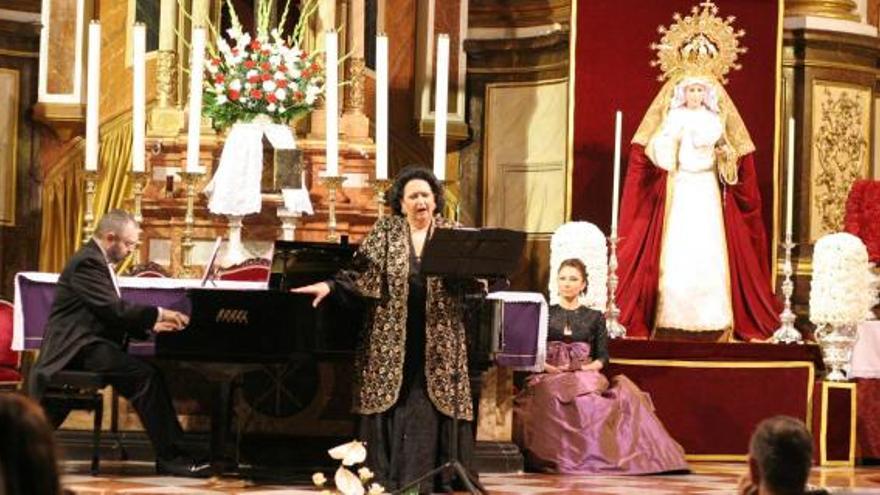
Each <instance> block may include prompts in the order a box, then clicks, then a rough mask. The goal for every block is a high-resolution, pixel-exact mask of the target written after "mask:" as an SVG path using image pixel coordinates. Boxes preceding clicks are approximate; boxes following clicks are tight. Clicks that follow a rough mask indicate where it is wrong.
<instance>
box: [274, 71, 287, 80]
mask: <svg viewBox="0 0 880 495" xmlns="http://www.w3.org/2000/svg"><path fill="white" fill-rule="evenodd" d="M272 77H273V78H275V80H276V81H282V80H284V79H287V76H286V75H284V73H283V72H281V71H280V70H276V71H275V74H273V75H272Z"/></svg>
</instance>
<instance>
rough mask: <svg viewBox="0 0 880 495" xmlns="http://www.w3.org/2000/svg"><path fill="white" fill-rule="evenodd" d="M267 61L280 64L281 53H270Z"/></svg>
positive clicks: (275, 64) (276, 64)
mask: <svg viewBox="0 0 880 495" xmlns="http://www.w3.org/2000/svg"><path fill="white" fill-rule="evenodd" d="M269 63H270V64H272V65H274V66H276V67H277V66H279V65H281V55H270V56H269Z"/></svg>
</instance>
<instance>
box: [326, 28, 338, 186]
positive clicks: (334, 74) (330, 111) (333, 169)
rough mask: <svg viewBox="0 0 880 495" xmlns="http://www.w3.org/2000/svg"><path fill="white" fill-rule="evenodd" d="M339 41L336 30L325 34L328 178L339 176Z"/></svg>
mask: <svg viewBox="0 0 880 495" xmlns="http://www.w3.org/2000/svg"><path fill="white" fill-rule="evenodd" d="M338 52H339V40H338V38H337V33H336V31H335V30H333V29H331V30H329V31H327V32H326V33H324V53H325V56H326V59H327V74H326V82H325V83H324V109H325V111H326V113H327V119H326V121H327V127H326V130H327V132H326V134H327V158H326V162H327V167H326V169H325V170H326V172H325V174H326V175H328V176H331V177H333V176H337V175H339V93H338V89H339V76H338V63H339V62H338V59H339V53H338Z"/></svg>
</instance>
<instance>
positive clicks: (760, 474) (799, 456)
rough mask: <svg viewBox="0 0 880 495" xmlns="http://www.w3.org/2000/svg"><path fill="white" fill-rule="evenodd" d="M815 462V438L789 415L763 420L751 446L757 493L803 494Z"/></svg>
mask: <svg viewBox="0 0 880 495" xmlns="http://www.w3.org/2000/svg"><path fill="white" fill-rule="evenodd" d="M812 462H813V437H812V435H810V432H809V431H808V430H807V427H806V426H805V425H804V423H803V422H802V421H800V420H798V419H795V418H792V417H790V416H774V417H772V418H769V419H765V420H764V421H762V422H761V423H760V424H759V425H758V427H757V428H756V429H755V432H754V433H753V434H752V440H751V444H750V445H749V471H750V475H751V478H752V484H753V485H754V486H755V487H756V488H757V489H758V493H766V494H774V495H790V494H801V493H804V490H805V489H806V484H807V478H808V477H809V474H810V466H811V465H812Z"/></svg>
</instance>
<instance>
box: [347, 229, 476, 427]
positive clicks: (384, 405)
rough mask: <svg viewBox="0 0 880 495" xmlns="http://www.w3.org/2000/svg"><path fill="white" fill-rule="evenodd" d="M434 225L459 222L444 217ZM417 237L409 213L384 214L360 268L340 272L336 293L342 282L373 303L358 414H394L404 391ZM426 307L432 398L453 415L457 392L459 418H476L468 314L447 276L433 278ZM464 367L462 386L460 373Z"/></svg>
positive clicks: (357, 263) (360, 369)
mask: <svg viewBox="0 0 880 495" xmlns="http://www.w3.org/2000/svg"><path fill="white" fill-rule="evenodd" d="M434 226H435V227H451V226H452V225H451V224H450V223H449V222H447V221H445V220H444V219H442V218H440V217H437V218H436V219H435V220H434ZM409 235H410V231H409V225H408V224H407V222H406V219H405V218H403V217H401V216H397V215H391V216H386V217H383V218H380V219H379V220H378V221H377V222H376V224H375V225H374V226H373V229H372V230H371V231H370V233H369V234H367V237H366V238H365V239H364V242H363V244H361V246H360V248H359V249H358V251H357V253H356V254H355V257H354V260H353V262H352V269H350V270H344V271H341V272H340V273H339V274H337V276H336V277H335V283H336V288H334V290H338V286H339V285H342V286H343V290H347V291H353V292H355V293H356V294H357V295H359V296H360V297H361V298H363V299H364V300H365V301H366V302H367V305H368V307H367V311H366V316H365V319H364V320H365V329H364V332H363V333H362V336H361V340H360V343H359V345H358V351H357V357H356V361H355V369H356V375H355V380H354V382H355V386H354V412H355V413H358V414H374V413H380V412H383V411H387V410H388V409H389V408H391V407H392V406H393V405H394V404H395V403H396V402H397V399H398V396H399V393H400V387H401V384H402V382H403V364H404V354H405V350H406V318H407V297H408V296H409V284H408V277H409V268H410V267H409V259H410V253H409V246H410V243H409ZM426 305H427V307H426V316H425V332H426V339H425V340H426V344H425V356H424V362H425V377H426V379H427V392H428V397H430V399H431V402H432V403H433V404H434V406H435V407H436V408H437V410H438V411H440V412H441V413H443V414H445V415H447V416H450V417H451V416H453V411H454V410H455V408H454V404H455V402H454V401H455V400H456V396H457V397H458V404H459V406H458V407H459V418H463V419H467V420H472V419H473V407H472V405H471V394H470V385H469V380H468V373H467V347H466V343H465V332H464V325H463V324H462V321H461V315H462V314H463V311H462V310H461V308H459V306H460V304H459V303H458V302H456V300H455V299H454V298H453V296H452V294H451V293H450V292H449V290H448V287H446V283H445V282H444V281H443V280H442V279H441V278H440V277H427V297H426ZM456 367H457V368H458V375H459V377H460V383H459V384H455V382H454V380H453V378H452V377H453V374H454V372H455V368H456Z"/></svg>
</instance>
